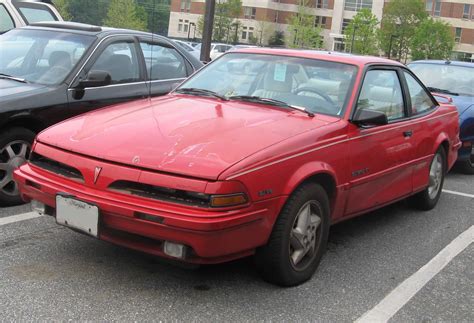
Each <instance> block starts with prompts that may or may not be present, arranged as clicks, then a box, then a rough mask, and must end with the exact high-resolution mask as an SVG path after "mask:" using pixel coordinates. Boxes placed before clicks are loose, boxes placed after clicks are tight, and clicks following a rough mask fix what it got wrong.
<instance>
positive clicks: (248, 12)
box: [244, 7, 257, 19]
mask: <svg viewBox="0 0 474 323" xmlns="http://www.w3.org/2000/svg"><path fill="white" fill-rule="evenodd" d="M256 14H257V8H255V7H244V18H245V19H255V15H256Z"/></svg>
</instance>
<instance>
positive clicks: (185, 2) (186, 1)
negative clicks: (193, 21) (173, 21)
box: [181, 0, 191, 12]
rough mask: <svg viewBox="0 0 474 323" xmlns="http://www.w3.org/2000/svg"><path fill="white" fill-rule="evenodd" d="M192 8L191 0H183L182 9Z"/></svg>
mask: <svg viewBox="0 0 474 323" xmlns="http://www.w3.org/2000/svg"><path fill="white" fill-rule="evenodd" d="M190 10H191V0H181V11H185V12H189V11H190Z"/></svg>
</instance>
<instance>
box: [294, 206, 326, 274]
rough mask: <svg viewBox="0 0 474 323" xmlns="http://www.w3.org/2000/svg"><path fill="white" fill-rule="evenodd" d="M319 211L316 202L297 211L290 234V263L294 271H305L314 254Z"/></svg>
mask: <svg viewBox="0 0 474 323" xmlns="http://www.w3.org/2000/svg"><path fill="white" fill-rule="evenodd" d="M320 214H321V209H320V207H319V205H318V203H317V202H316V201H309V202H306V203H305V204H304V205H303V206H302V207H301V208H300V210H299V211H298V214H297V216H296V218H295V221H294V223H293V227H292V229H291V232H290V247H289V252H290V261H291V264H292V266H293V268H295V269H296V270H303V269H305V268H306V267H307V266H308V264H310V263H311V260H312V258H313V257H314V255H315V254H316V246H317V244H318V233H319V230H318V229H319V227H320V224H321V216H320Z"/></svg>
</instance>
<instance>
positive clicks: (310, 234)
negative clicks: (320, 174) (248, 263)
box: [255, 183, 330, 286]
mask: <svg viewBox="0 0 474 323" xmlns="http://www.w3.org/2000/svg"><path fill="white" fill-rule="evenodd" d="M329 223H330V208H329V198H328V195H327V193H326V191H325V190H324V189H323V188H322V186H321V185H319V184H316V183H307V184H303V185H302V186H300V187H299V188H297V189H296V190H295V191H294V192H293V194H291V196H290V197H289V198H288V201H287V202H286V204H285V206H284V207H283V209H282V210H281V212H280V214H279V216H278V218H277V220H276V222H275V225H274V227H273V231H272V233H271V235H270V238H269V240H268V243H267V244H266V245H265V246H263V247H261V248H259V249H258V250H257V253H256V255H255V262H256V265H257V269H258V271H259V272H260V274H261V276H262V278H263V279H264V280H266V281H268V282H270V283H273V284H276V285H280V286H295V285H298V284H301V283H303V282H305V281H307V280H308V279H310V278H311V277H312V276H313V274H314V272H315V271H316V268H317V267H318V265H319V262H320V261H321V258H322V256H323V254H324V252H325V250H326V245H327V240H328V235H329Z"/></svg>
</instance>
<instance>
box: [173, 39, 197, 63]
mask: <svg viewBox="0 0 474 323" xmlns="http://www.w3.org/2000/svg"><path fill="white" fill-rule="evenodd" d="M174 42H175V43H176V44H177V45H178V46H179V47H181V48H182V49H184V50H185V51H188V52H189V53H190V54H191V55H193V56H194V57H196V58H197V59H199V58H200V57H201V48H200V47H199V49H196V48H194V47H192V46H191V45H189V43H186V42H184V41H182V40H174Z"/></svg>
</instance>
